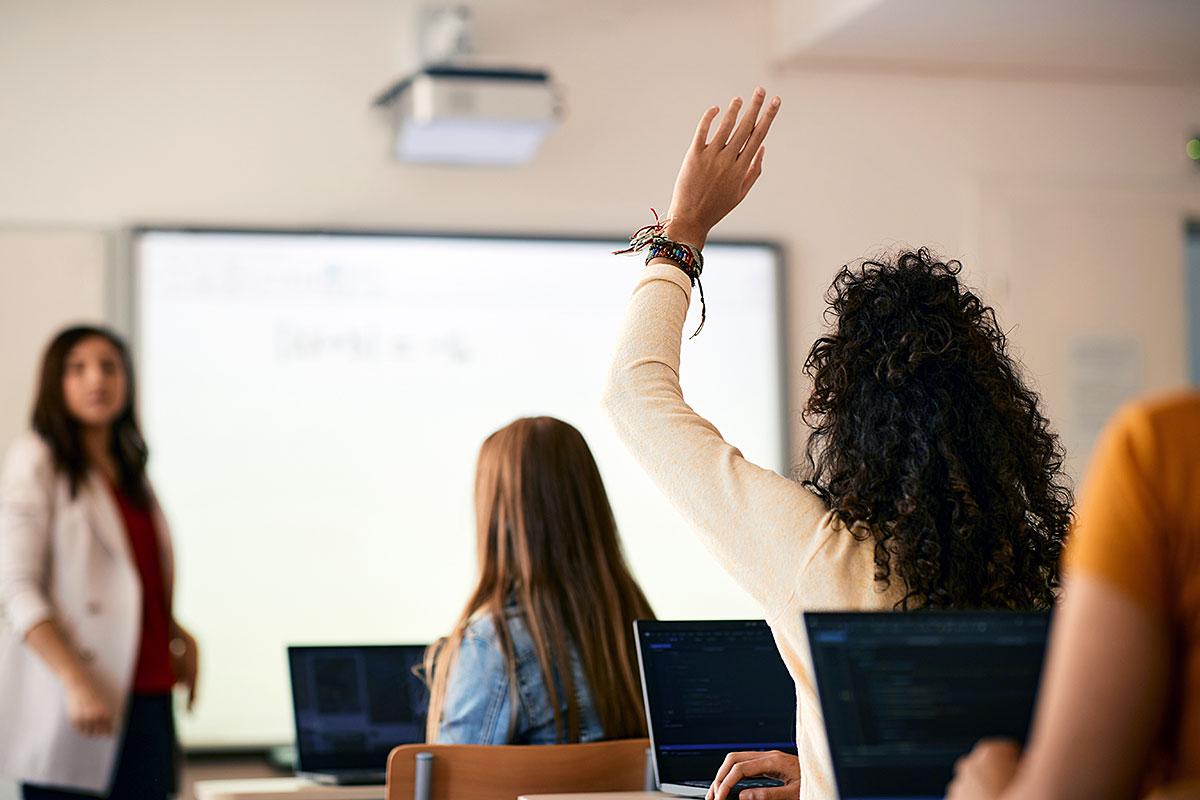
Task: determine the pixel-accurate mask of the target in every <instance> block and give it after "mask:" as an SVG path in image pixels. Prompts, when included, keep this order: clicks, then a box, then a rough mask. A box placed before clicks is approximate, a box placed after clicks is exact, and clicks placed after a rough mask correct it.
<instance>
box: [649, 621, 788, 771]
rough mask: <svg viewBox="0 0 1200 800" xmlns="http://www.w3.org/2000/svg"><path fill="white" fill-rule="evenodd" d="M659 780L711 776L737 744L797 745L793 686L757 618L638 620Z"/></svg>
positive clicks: (751, 747) (752, 747)
mask: <svg viewBox="0 0 1200 800" xmlns="http://www.w3.org/2000/svg"><path fill="white" fill-rule="evenodd" d="M638 640H639V641H638V646H639V648H640V651H641V660H642V673H643V680H644V681H645V691H646V694H647V699H648V700H647V704H648V707H649V711H650V724H651V728H652V731H651V735H652V737H653V739H654V749H655V756H656V759H657V763H658V773H659V774H658V777H659V780H660V781H661V782H664V783H671V782H678V781H684V780H702V779H706V778H711V777H713V776H715V775H716V772H717V769H718V768H719V767H720V766H721V762H722V761H723V760H724V759H725V755H726V754H727V753H729V752H732V751H736V750H785V751H787V752H791V753H794V752H796V688H795V684H794V683H793V682H792V678H791V675H789V674H788V671H787V668H786V667H785V666H784V664H783V660H782V659H781V658H780V657H779V651H778V650H777V649H776V647H775V640H774V638H773V637H772V636H771V630H770V628H768V627H767V624H766V623H765V622H763V621H762V620H752V621H733V622H661V623H644V622H639V623H638Z"/></svg>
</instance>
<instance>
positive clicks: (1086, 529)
mask: <svg viewBox="0 0 1200 800" xmlns="http://www.w3.org/2000/svg"><path fill="white" fill-rule="evenodd" d="M1065 569H1066V571H1067V572H1068V573H1070V572H1075V571H1078V572H1080V573H1084V574H1087V575H1089V576H1091V577H1094V578H1096V579H1099V580H1103V581H1106V582H1108V583H1109V584H1111V585H1113V586H1114V587H1116V588H1117V589H1118V590H1120V591H1121V592H1123V593H1124V594H1125V595H1126V596H1128V597H1129V598H1130V599H1132V600H1133V601H1134V602H1136V603H1137V604H1138V605H1140V606H1141V607H1142V608H1144V609H1145V610H1146V611H1147V612H1148V613H1150V614H1152V615H1153V616H1155V617H1157V618H1160V619H1162V620H1164V621H1165V623H1166V625H1167V629H1168V630H1169V632H1170V636H1171V647H1172V652H1171V654H1170V657H1171V684H1170V687H1169V694H1168V701H1167V702H1168V707H1167V714H1166V720H1165V722H1164V725H1163V729H1162V733H1161V736H1160V738H1159V741H1158V742H1157V744H1156V748H1155V754H1154V756H1153V759H1152V762H1151V763H1150V764H1149V765H1148V767H1149V770H1148V773H1147V776H1146V777H1147V779H1148V780H1149V781H1150V784H1151V785H1155V784H1158V783H1160V782H1164V781H1168V780H1170V781H1176V780H1181V779H1200V392H1193V393H1188V394H1184V395H1177V396H1174V397H1169V398H1165V399H1161V400H1156V401H1149V402H1142V403H1138V404H1135V405H1132V406H1130V407H1128V408H1126V409H1125V410H1124V411H1122V412H1121V413H1120V414H1118V415H1117V417H1116V418H1115V419H1114V420H1113V421H1112V422H1111V423H1110V424H1109V426H1108V428H1107V430H1106V431H1105V433H1104V435H1103V437H1102V438H1101V441H1100V443H1099V444H1098V446H1097V448H1096V453H1095V455H1094V456H1093V460H1092V465H1091V469H1090V471H1089V473H1088V478H1087V481H1086V482H1085V484H1084V487H1083V492H1082V494H1081V496H1080V500H1079V504H1078V507H1077V517H1076V525H1075V530H1074V532H1073V533H1072V535H1071V538H1070V542H1069V543H1068V545H1067V553H1066V558H1065Z"/></svg>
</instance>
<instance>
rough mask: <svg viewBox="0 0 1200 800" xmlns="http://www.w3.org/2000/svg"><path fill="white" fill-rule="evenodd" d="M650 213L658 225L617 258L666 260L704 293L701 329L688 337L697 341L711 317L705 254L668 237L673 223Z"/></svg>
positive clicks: (640, 233) (648, 227)
mask: <svg viewBox="0 0 1200 800" xmlns="http://www.w3.org/2000/svg"><path fill="white" fill-rule="evenodd" d="M650 213H651V214H653V215H654V222H653V223H651V224H649V225H645V226H643V227H641V228H638V229H637V230H636V231H634V233H633V235H632V236H630V237H629V246H628V247H626V248H625V249H624V250H614V251H613V255H618V256H620V255H631V254H634V253H642V252H644V253H645V254H646V263H647V264H649V263H650V262H651V261H653V260H654V259H656V258H662V259H665V260H667V261H669V262H671V263H672V264H674V265H675V266H677V267H679V269H680V270H681V271H682V272H683V274H684V275H687V276H688V280H690V281H691V282H692V286H695V287H696V288H697V289H699V291H700V325H699V326H697V328H696V330H695V332H694V333H692V335H691V336H689V337H688V338H689V339H694V338H696V334H698V333H700V331H701V329H703V328H704V319H705V317H706V316H707V309H706V308H705V306H704V286H703V285H702V284H701V283H700V273H701V272H703V271H704V256H703V255H702V254H701V252H700V248H698V247H693V246H692V245H690V244H687V243H686V242H677V241H675V240H674V239H671V238H670V237H668V236H667V223H668V222H670V220H666V219H660V218H659V216H658V212H657V211H655V210H654V209H653V208H652V209H650Z"/></svg>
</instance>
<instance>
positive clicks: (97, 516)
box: [0, 433, 174, 793]
mask: <svg viewBox="0 0 1200 800" xmlns="http://www.w3.org/2000/svg"><path fill="white" fill-rule="evenodd" d="M153 516H154V522H155V528H156V530H157V531H158V535H159V549H160V552H161V553H162V560H163V573H164V576H165V579H166V591H167V597H168V598H170V597H171V590H172V585H173V578H174V568H173V562H172V555H171V544H170V535H169V533H168V530H167V524H166V520H165V519H164V518H163V515H162V512H161V510H160V509H159V508H158V506H157V504H155V505H154V508H153ZM0 612H2V614H0V617H2V618H0V776H3V777H6V778H9V779H13V780H17V781H23V782H28V783H39V784H48V785H51V786H60V787H64V788H68V789H80V790H84V791H92V792H97V793H105V792H107V790H108V787H109V784H110V781H111V778H112V773H113V769H114V767H115V757H116V755H117V746H118V743H119V742H120V740H121V732H122V730H121V729H122V727H123V723H124V719H125V710H126V706H127V704H128V700H129V693H130V687H131V686H132V683H133V671H134V666H135V662H136V660H137V651H138V644H139V641H140V638H141V627H142V587H141V580H140V579H139V578H138V573H137V567H136V566H135V565H134V560H133V553H132V550H131V549H130V546H129V541H128V537H127V534H126V532H125V525H124V522H123V521H122V519H121V514H120V510H119V509H118V507H117V504H116V501H115V500H114V499H113V497H112V495H111V494H110V492H109V489H108V487H107V486H106V485H105V483H104V479H103V478H102V477H100V476H99V475H98V474H95V473H92V474H90V475H89V476H88V478H87V480H85V481H83V482H81V484H80V486H79V491H78V493H77V494H76V496H75V497H74V498H72V497H71V490H70V482H69V481H68V479H67V477H66V475H65V474H63V473H61V472H59V471H58V470H56V469H55V466H54V460H53V457H52V455H51V452H50V448H49V447H48V446H47V445H46V443H45V442H44V441H42V439H41V437H39V436H38V435H36V434H34V433H27V434H24V435H22V436H21V438H19V439H18V440H17V442H16V443H15V444H14V445H13V446H12V448H11V449H10V450H9V453H8V456H7V458H6V459H5V462H4V466H3V471H2V472H0ZM47 619H53V620H54V621H55V622H57V624H58V626H59V629H60V630H61V631H62V633H63V635H64V636H65V638H66V640H67V643H68V645H69V646H71V647H73V648H74V649H75V652H76V653H77V654H78V655H79V658H80V660H81V661H83V662H84V664H85V665H86V666H87V667H88V668H89V669H90V670H91V673H92V675H93V677H94V678H95V680H96V682H97V684H98V686H99V687H100V690H101V691H102V692H104V693H105V694H106V695H107V696H108V699H109V700H110V701H111V702H112V704H113V708H115V709H116V715H117V716H116V720H117V726H116V727H117V729H118V732H117V734H116V735H115V736H102V737H94V738H93V737H87V736H84V735H82V734H80V733H78V732H77V731H76V730H75V729H74V728H73V727H72V726H71V723H70V720H69V719H68V717H67V710H66V696H65V691H64V689H63V686H62V684H61V683H59V681H58V679H57V678H56V677H55V675H54V674H53V673H52V672H51V671H50V669H49V668H48V667H47V666H46V663H45V662H44V661H43V660H42V659H41V658H40V657H39V656H38V655H37V653H35V652H34V651H33V650H32V649H31V648H30V647H29V646H28V645H27V644H25V641H24V639H25V634H26V633H27V632H28V631H29V630H30V629H31V628H32V627H34V626H35V625H37V624H38V623H40V622H42V621H44V620H47Z"/></svg>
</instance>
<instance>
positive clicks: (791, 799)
mask: <svg viewBox="0 0 1200 800" xmlns="http://www.w3.org/2000/svg"><path fill="white" fill-rule="evenodd" d="M799 796H800V787H798V786H797V785H796V784H790V785H785V786H767V787H764V788H762V789H743V790H742V792H741V794H739V795H738V798H740V800H796V798H797V797H799Z"/></svg>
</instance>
